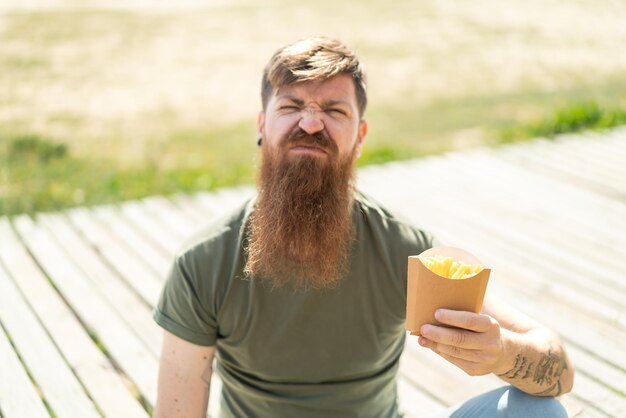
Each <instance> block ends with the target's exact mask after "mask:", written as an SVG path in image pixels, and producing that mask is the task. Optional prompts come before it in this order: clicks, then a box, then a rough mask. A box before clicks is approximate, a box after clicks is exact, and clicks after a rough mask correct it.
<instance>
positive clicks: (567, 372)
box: [418, 297, 574, 396]
mask: <svg viewBox="0 0 626 418" xmlns="http://www.w3.org/2000/svg"><path fill="white" fill-rule="evenodd" d="M435 318H436V319H437V320H438V321H439V322H441V323H442V324H445V325H448V326H450V327H454V328H446V327H442V326H435V325H428V324H427V325H423V326H422V328H421V329H420V332H421V334H422V336H420V337H419V340H418V341H419V343H420V345H422V346H424V347H428V348H430V349H431V350H433V351H434V352H435V353H437V354H439V355H440V356H441V357H443V358H445V359H446V360H448V361H449V362H450V363H452V364H454V365H456V366H458V367H459V368H461V369H462V370H464V371H465V372H466V373H468V374H469V375H472V376H478V375H484V374H488V373H495V374H496V375H497V376H498V377H499V378H500V379H502V380H504V381H505V382H507V383H510V384H512V385H513V386H515V387H517V388H518V389H520V390H523V391H524V392H526V393H530V394H531V395H537V396H559V395H561V394H563V393H567V392H569V391H570V390H571V389H572V386H573V384H574V366H573V365H572V363H571V361H570V359H569V357H568V356H567V354H566V353H565V347H564V345H563V342H562V341H561V339H560V338H559V336H558V335H557V334H555V333H554V332H553V331H552V330H550V329H548V328H546V327H544V326H542V325H540V324H539V323H537V322H535V321H533V320H532V319H531V318H529V317H527V316H526V315H524V314H523V313H521V312H519V311H517V310H515V309H513V308H511V307H509V306H508V305H506V304H503V303H501V302H499V301H497V300H495V299H493V298H490V297H488V298H485V303H484V304H483V310H482V313H480V314H476V313H472V312H464V311H454V310H450V309H438V310H437V312H435Z"/></svg>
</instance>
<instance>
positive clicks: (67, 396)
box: [0, 269, 100, 418]
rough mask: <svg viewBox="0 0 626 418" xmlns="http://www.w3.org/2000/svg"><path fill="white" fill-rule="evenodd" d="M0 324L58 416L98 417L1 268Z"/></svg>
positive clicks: (61, 417)
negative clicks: (0, 323)
mask: <svg viewBox="0 0 626 418" xmlns="http://www.w3.org/2000/svg"><path fill="white" fill-rule="evenodd" d="M0 321H1V322H2V324H3V327H4V328H5V329H6V331H7V333H8V334H9V335H11V338H12V339H13V344H14V345H15V347H16V349H17V351H18V352H19V353H20V356H21V358H22V359H23V361H24V363H25V364H26V367H28V370H29V371H30V374H31V376H32V377H33V379H34V380H35V382H36V384H37V385H38V387H39V388H41V391H42V393H43V396H44V398H45V400H46V401H47V402H48V404H49V405H50V408H51V409H52V411H54V414H55V415H56V416H57V417H59V418H71V417H76V416H80V417H86V418H99V416H100V415H99V414H98V411H97V410H96V408H95V406H94V404H93V403H92V402H91V400H90V399H89V397H88V396H87V394H86V393H85V391H84V390H83V388H82V386H81V384H80V382H79V381H78V380H77V379H76V376H74V374H73V373H72V370H71V369H70V367H69V365H68V364H67V363H66V362H65V360H64V359H63V356H62V355H61V354H60V353H59V352H58V350H57V349H56V347H55V346H54V343H53V342H52V341H50V338H49V336H48V335H47V334H46V331H45V330H44V328H43V327H42V326H41V324H40V323H39V322H38V321H37V318H36V317H35V315H34V314H33V313H32V312H31V311H30V309H29V308H28V305H27V303H26V301H25V300H24V299H23V297H22V295H21V294H20V293H19V291H18V290H17V289H16V288H15V285H14V284H13V282H12V281H11V280H10V279H9V276H8V275H7V274H6V272H5V271H4V269H0Z"/></svg>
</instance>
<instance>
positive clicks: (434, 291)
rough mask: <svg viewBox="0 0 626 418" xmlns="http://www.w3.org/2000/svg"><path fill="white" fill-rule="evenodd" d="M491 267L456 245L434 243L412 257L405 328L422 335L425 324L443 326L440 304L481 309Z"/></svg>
mask: <svg viewBox="0 0 626 418" xmlns="http://www.w3.org/2000/svg"><path fill="white" fill-rule="evenodd" d="M490 272H491V270H490V269H488V268H485V267H483V265H482V263H480V261H478V259H477V258H476V257H474V256H473V255H472V254H470V253H468V252H466V251H463V250H461V249H460V248H455V247H433V248H431V249H429V250H426V251H424V252H423V253H421V254H420V255H413V256H410V257H409V266H408V278H407V303H406V329H407V330H408V331H410V332H411V334H412V335H420V327H421V326H422V325H423V324H435V325H440V326H443V324H441V323H440V322H438V321H437V320H436V319H435V310H437V309H438V308H447V309H455V310H461V311H470V312H476V313H478V312H480V311H481V309H482V307H483V299H484V297H485V291H486V290H487V282H488V280H489V274H490Z"/></svg>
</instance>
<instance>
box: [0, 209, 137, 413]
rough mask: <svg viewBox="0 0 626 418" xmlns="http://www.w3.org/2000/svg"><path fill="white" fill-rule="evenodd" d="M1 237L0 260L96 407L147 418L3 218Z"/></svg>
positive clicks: (0, 223)
mask: <svg viewBox="0 0 626 418" xmlns="http://www.w3.org/2000/svg"><path fill="white" fill-rule="evenodd" d="M0 237H2V240H0V261H1V262H4V264H5V266H6V268H7V271H8V272H9V273H10V275H11V276H12V277H13V278H15V284H16V285H17V287H19V289H20V290H21V293H22V295H24V297H25V299H27V301H28V303H29V304H30V306H31V307H32V309H33V311H34V312H35V313H36V315H37V316H38V318H39V320H40V321H41V322H42V324H43V326H44V327H45V328H46V331H47V332H48V333H49V334H50V337H51V338H52V339H53V340H54V343H55V344H56V345H57V347H58V348H59V350H60V351H61V353H62V354H63V357H65V359H66V360H67V362H68V364H69V365H70V366H71V368H72V370H74V373H76V375H77V376H78V378H79V379H80V380H81V382H82V384H83V385H84V386H85V388H86V390H87V391H88V392H89V394H90V396H91V398H92V399H94V401H95V402H96V404H97V405H98V407H99V409H100V410H101V411H102V412H103V413H104V415H105V416H106V417H120V416H123V417H128V418H131V417H132V418H146V417H147V413H146V412H145V411H144V410H143V408H142V407H141V405H140V404H139V402H138V401H137V400H136V399H135V398H134V397H133V395H132V394H131V393H130V392H129V390H128V388H127V387H126V386H125V384H124V382H123V381H122V379H121V378H120V376H119V375H118V374H117V372H116V370H115V369H114V367H113V365H112V364H111V362H110V361H109V360H108V359H107V358H106V356H105V355H104V354H103V353H102V352H101V351H100V350H99V349H98V348H97V347H96V345H95V344H94V342H93V341H92V340H91V338H90V337H89V335H88V334H87V332H86V331H85V329H84V328H83V327H82V325H81V324H80V323H79V322H78V320H77V318H76V316H75V315H74V313H73V312H72V311H71V309H70V308H69V307H68V306H67V305H66V304H65V303H64V301H63V300H62V299H61V297H60V296H59V294H58V293H57V292H56V291H55V290H54V288H53V287H52V285H51V284H50V282H49V281H48V280H47V278H46V277H45V276H44V275H43V273H42V272H41V270H39V268H38V267H37V266H36V265H35V261H34V260H33V259H32V258H31V257H30V256H29V255H28V254H27V253H26V250H25V248H24V247H23V246H22V244H21V243H20V242H19V241H18V239H17V237H16V236H15V234H14V233H13V231H12V230H11V228H10V226H9V223H8V221H6V220H0ZM24 416H27V415H24Z"/></svg>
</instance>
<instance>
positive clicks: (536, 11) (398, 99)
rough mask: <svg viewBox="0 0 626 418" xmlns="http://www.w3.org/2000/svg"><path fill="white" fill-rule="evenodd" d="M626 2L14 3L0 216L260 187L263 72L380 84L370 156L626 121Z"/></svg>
mask: <svg viewBox="0 0 626 418" xmlns="http://www.w3.org/2000/svg"><path fill="white" fill-rule="evenodd" d="M624 22H626V2H624V1H608V0H604V1H592V0H560V1H557V0H523V1H522V0H510V1H507V2H501V1H497V0H475V1H472V2H469V1H459V0H438V1H435V0H422V1H419V2H416V1H409V0H396V1H395V2H388V1H375V0H361V1H336V0H332V1H331V0H318V1H315V2H293V1H287V0H269V1H262V2H261V1H244V0H241V1H237V0H232V1H219V0H205V1H200V0H188V1H184V2H175V1H171V0H163V1H154V0H135V1H89V0H59V1H45V0H28V1H20V0H0V214H9V215H10V214H17V213H24V212H26V213H32V212H38V211H54V210H58V209H62V208H66V207H71V206H76V205H86V204H97V203H105V202H114V201H119V200H123V199H129V198H136V197H142V196H146V195H152V194H171V193H177V192H185V191H194V190H210V189H214V188H218V187H223V186H229V185H235V184H242V183H252V182H253V181H254V175H255V169H256V158H257V152H258V151H257V147H256V116H257V112H258V111H259V109H260V93H259V90H260V81H261V71H262V68H263V66H264V65H265V63H266V62H267V60H268V59H269V57H270V56H271V55H272V53H273V52H274V51H275V50H276V49H277V48H278V47H279V46H281V45H283V44H285V43H289V42H292V41H294V40H296V39H298V38H302V37H306V36H311V35H325V36H330V37H336V38H339V39H341V40H343V41H344V42H345V43H347V44H348V45H349V46H350V47H352V48H354V49H356V51H357V53H358V54H359V55H360V57H361V60H362V61H363V62H364V63H365V64H366V67H367V70H368V77H369V103H370V104H369V108H368V110H367V111H366V114H365V117H366V119H368V121H369V126H370V131H369V135H368V138H367V145H366V148H365V150H364V155H363V156H362V157H361V159H360V160H359V164H360V165H367V164H376V163H381V162H385V161H390V160H396V159H406V158H416V157H420V156H424V155H429V154H434V153H442V152H445V151H448V150H459V149H468V148H473V147H478V146H483V145H487V146H497V145H499V144H502V143H510V142H514V141H524V140H529V139H530V138H533V137H537V136H551V135H554V134H556V133H559V132H571V131H576V130H580V129H602V128H605V127H609V126H615V125H619V124H626V47H625V45H626V24H625V23H624Z"/></svg>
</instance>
